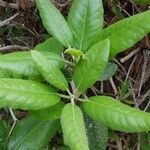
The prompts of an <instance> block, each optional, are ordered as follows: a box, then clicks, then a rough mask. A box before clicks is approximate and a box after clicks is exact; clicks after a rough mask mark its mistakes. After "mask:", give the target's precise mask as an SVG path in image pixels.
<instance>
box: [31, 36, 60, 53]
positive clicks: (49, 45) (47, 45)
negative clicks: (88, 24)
mask: <svg viewBox="0 0 150 150" xmlns="http://www.w3.org/2000/svg"><path fill="white" fill-rule="evenodd" d="M34 49H35V50H38V51H49V52H53V53H57V54H60V53H61V52H62V51H63V45H62V44H61V43H60V42H59V41H58V40H56V39H55V38H53V37H51V38H48V39H47V40H46V41H45V42H43V43H40V44H38V45H37V46H36V47H35V48H34Z"/></svg>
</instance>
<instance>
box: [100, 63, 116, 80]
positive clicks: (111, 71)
mask: <svg viewBox="0 0 150 150" xmlns="http://www.w3.org/2000/svg"><path fill="white" fill-rule="evenodd" d="M117 70H118V65H117V64H115V63H110V62H108V64H107V67H106V68H105V70H104V71H103V73H102V74H101V75H100V79H99V80H100V81H105V80H108V79H110V78H111V77H113V76H114V75H115V73H116V72H117Z"/></svg>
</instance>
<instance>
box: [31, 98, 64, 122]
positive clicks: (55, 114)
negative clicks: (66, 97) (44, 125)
mask: <svg viewBox="0 0 150 150" xmlns="http://www.w3.org/2000/svg"><path fill="white" fill-rule="evenodd" d="M64 106H65V104H64V103H63V102H62V101H60V102H58V103H57V104H55V105H53V106H50V107H48V108H45V109H40V110H32V111H31V113H32V114H33V115H34V116H35V117H36V118H37V119H40V120H55V119H59V118H60V116H61V112H62V109H63V107H64Z"/></svg>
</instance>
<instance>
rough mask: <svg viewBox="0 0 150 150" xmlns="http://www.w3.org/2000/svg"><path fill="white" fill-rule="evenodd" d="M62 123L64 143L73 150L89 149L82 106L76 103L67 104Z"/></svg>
mask: <svg viewBox="0 0 150 150" xmlns="http://www.w3.org/2000/svg"><path fill="white" fill-rule="evenodd" d="M61 125H62V130H63V136H64V143H65V144H66V145H67V146H68V147H69V148H70V149H71V150H79V149H82V150H89V148H88V141H87V137H86V131H85V127H84V122H83V115H82V112H81V110H80V108H79V107H78V106H76V105H74V104H67V105H66V106H65V107H64V109H63V111H62V115H61Z"/></svg>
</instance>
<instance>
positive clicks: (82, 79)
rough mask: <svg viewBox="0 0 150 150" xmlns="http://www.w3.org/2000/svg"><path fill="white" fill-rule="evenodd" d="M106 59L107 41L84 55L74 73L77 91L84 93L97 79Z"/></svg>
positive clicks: (107, 53)
mask: <svg viewBox="0 0 150 150" xmlns="http://www.w3.org/2000/svg"><path fill="white" fill-rule="evenodd" d="M108 57H109V40H104V41H101V42H99V43H97V44H96V45H94V46H93V47H92V48H91V49H90V50H89V51H88V52H87V53H85V59H82V60H81V61H79V62H78V63H77V66H76V68H75V71H74V77H73V78H74V81H75V85H76V87H77V89H79V90H80V91H84V90H86V89H87V88H88V87H90V86H91V85H93V84H94V83H95V82H96V81H97V80H98V79H99V75H100V74H101V73H102V72H103V71H104V69H105V67H106V65H107V61H108Z"/></svg>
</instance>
